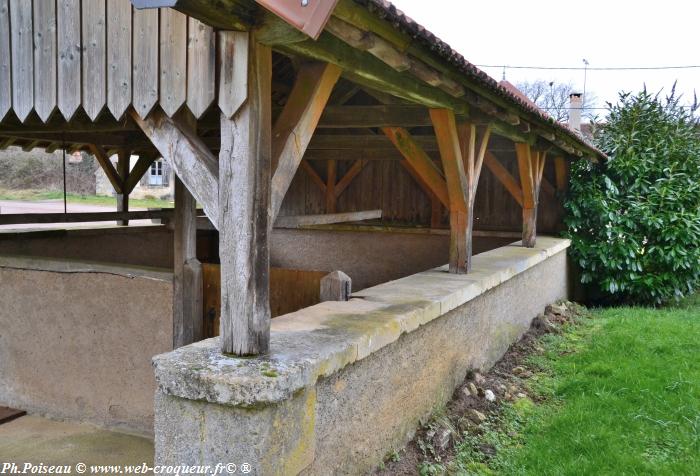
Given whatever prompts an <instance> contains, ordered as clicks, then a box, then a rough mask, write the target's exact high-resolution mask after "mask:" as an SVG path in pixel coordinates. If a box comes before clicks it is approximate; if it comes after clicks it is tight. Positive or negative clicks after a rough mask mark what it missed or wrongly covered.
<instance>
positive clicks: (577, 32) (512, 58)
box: [393, 0, 700, 116]
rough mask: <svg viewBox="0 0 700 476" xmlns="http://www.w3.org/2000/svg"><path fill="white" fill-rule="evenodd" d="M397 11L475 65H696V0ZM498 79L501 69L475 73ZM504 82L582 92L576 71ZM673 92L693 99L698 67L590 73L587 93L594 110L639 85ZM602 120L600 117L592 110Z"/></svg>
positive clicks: (410, 6)
mask: <svg viewBox="0 0 700 476" xmlns="http://www.w3.org/2000/svg"><path fill="white" fill-rule="evenodd" d="M393 3H394V4H395V5H396V7H397V8H399V9H401V10H403V11H404V13H406V14H407V15H408V16H409V17H411V18H413V19H414V20H416V21H417V22H418V23H420V24H422V25H423V26H425V27H426V28H427V29H428V30H430V31H432V32H433V33H435V34H436V35H437V36H438V37H440V38H441V39H442V40H444V41H445V42H447V43H448V44H449V45H450V46H452V47H453V48H454V49H456V50H457V51H459V52H460V53H461V54H462V55H464V57H465V58H466V59H467V60H468V61H470V62H472V63H474V64H477V65H482V64H497V65H504V64H505V65H513V66H564V67H569V66H572V67H583V59H584V58H585V59H587V60H588V62H589V63H590V67H591V68H593V67H639V66H644V67H649V66H679V65H700V33H699V31H700V28H699V27H698V20H699V19H700V2H697V1H695V0H684V1H681V0H664V1H658V0H656V1H653V2H652V1H648V0H637V1H629V0H588V1H586V2H572V1H566V0H565V1H562V0H559V1H557V0H535V1H529V2H526V1H522V0H519V1H515V0H499V1H473V0H472V1H464V0H461V1H460V0H393ZM482 69H483V70H484V71H486V72H487V73H488V74H490V75H491V76H493V77H494V78H495V79H498V80H500V79H501V77H502V74H503V70H502V68H482ZM506 79H508V80H509V81H510V82H512V83H517V82H519V81H523V80H530V81H532V80H537V79H543V80H546V81H555V82H564V83H569V82H570V83H572V84H574V85H575V87H577V88H578V89H580V90H583V83H584V72H583V71H545V70H541V71H537V70H516V69H507V70H506ZM675 80H678V87H677V90H679V91H681V92H683V93H684V98H685V102H686V103H691V102H692V98H693V91H694V90H696V89H697V90H698V93H700V68H695V69H684V70H664V71H592V70H589V71H588V73H587V80H586V90H587V91H588V92H591V93H593V94H595V95H596V96H597V98H598V104H597V106H600V107H603V106H604V105H605V102H606V101H616V99H617V93H618V91H621V90H627V91H630V90H632V91H638V90H640V89H641V88H642V86H643V85H644V83H646V85H647V88H648V89H649V90H652V91H657V90H659V89H661V88H665V89H666V90H668V89H670V87H671V86H672V84H673V82H674V81H675ZM599 112H600V113H601V116H602V115H604V111H599Z"/></svg>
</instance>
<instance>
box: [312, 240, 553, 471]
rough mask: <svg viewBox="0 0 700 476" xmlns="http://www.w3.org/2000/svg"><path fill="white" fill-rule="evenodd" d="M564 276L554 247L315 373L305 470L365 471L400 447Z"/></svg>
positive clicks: (493, 356) (523, 324)
mask: <svg viewBox="0 0 700 476" xmlns="http://www.w3.org/2000/svg"><path fill="white" fill-rule="evenodd" d="M566 283H567V280H566V253H559V254H557V255H556V256H554V257H552V258H550V259H549V260H547V261H545V262H544V263H541V264H539V265H537V266H536V267H534V268H532V269H530V270H528V271H526V272H525V273H522V274H520V275H518V276H515V277H514V278H512V279H511V280H509V281H507V282H505V283H503V284H501V285H500V286H498V287H496V288H494V289H492V290H490V291H488V292H486V293H485V294H483V295H481V296H479V297H477V298H476V299H474V300H472V301H469V302H468V303H466V304H464V305H462V306H460V307H458V308H457V309H454V310H452V311H450V312H448V313H447V314H445V315H444V316H442V317H441V318H440V319H436V320H434V321H432V322H430V323H429V324H427V325H425V326H422V327H420V328H419V329H418V330H416V331H415V332H412V333H409V334H404V335H403V336H402V338H401V339H399V341H397V342H395V343H394V344H392V345H391V346H389V347H385V348H383V349H381V350H380V351H379V352H377V353H376V354H373V355H372V356H371V358H368V359H363V360H361V361H359V362H357V363H356V364H355V365H353V366H351V367H346V368H345V369H343V370H342V371H340V372H338V373H337V374H336V375H333V376H331V377H329V378H325V379H322V380H320V381H319V382H318V383H317V385H316V423H315V426H316V431H315V447H316V450H315V453H314V454H315V458H314V461H313V463H312V464H311V465H310V466H309V467H308V468H307V469H306V470H305V471H304V474H315V475H324V474H329V473H328V471H329V469H330V468H337V470H335V474H359V473H364V472H366V471H369V470H370V469H372V468H373V467H376V466H377V465H379V463H380V462H381V461H382V459H383V458H384V456H385V455H386V454H387V453H389V452H390V451H391V450H394V449H396V450H399V449H401V448H403V446H404V444H405V443H406V442H407V441H408V440H410V438H411V437H412V435H413V434H414V432H415V430H416V428H417V427H418V426H419V424H420V421H424V420H425V419H426V418H427V417H428V416H429V415H430V414H431V413H432V411H433V410H434V409H435V408H438V407H440V406H441V405H443V404H444V403H447V402H448V401H449V400H450V398H451V397H452V394H453V392H454V389H455V388H456V387H457V386H459V385H460V384H461V383H462V382H463V381H464V378H465V376H466V372H467V370H468V369H488V368H490V367H491V366H492V365H493V364H495V363H496V361H497V360H498V359H499V358H500V357H501V356H502V355H503V354H504V353H505V352H506V350H508V347H509V346H510V345H511V344H512V343H513V342H514V341H516V340H517V339H519V338H520V336H521V335H522V334H523V333H524V332H525V331H526V330H527V329H528V328H529V326H530V322H531V320H532V318H534V317H535V316H536V315H537V314H539V313H541V312H543V310H544V307H545V306H546V305H547V304H549V303H552V302H554V301H556V300H559V299H563V298H565V297H566V296H567V287H566ZM358 415H359V416H358ZM349 441H352V442H353V443H352V445H349V444H348V442H349Z"/></svg>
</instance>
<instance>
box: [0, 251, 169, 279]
mask: <svg viewBox="0 0 700 476" xmlns="http://www.w3.org/2000/svg"><path fill="white" fill-rule="evenodd" d="M0 268H8V269H19V270H30V271H47V272H51V273H70V274H75V273H100V274H113V275H115V276H122V277H125V278H145V279H155V280H158V281H170V282H172V280H173V273H172V272H171V271H169V270H167V269H165V268H151V267H147V266H132V265H124V264H110V263H101V262H93V261H81V260H74V259H64V258H44V257H37V256H23V255H0Z"/></svg>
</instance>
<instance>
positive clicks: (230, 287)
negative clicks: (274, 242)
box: [219, 32, 286, 355]
mask: <svg viewBox="0 0 700 476" xmlns="http://www.w3.org/2000/svg"><path fill="white" fill-rule="evenodd" d="M222 33H223V32H222ZM224 34H225V35H226V36H227V37H228V38H227V39H226V40H225V41H230V42H231V46H232V50H233V52H234V55H235V56H234V58H235V64H234V67H235V68H238V69H237V70H236V74H233V75H227V74H226V72H222V75H221V78H222V80H223V79H224V78H227V77H229V78H231V80H233V78H236V77H239V78H240V77H241V76H242V77H243V78H246V81H245V85H241V84H238V86H239V87H245V88H247V97H246V99H245V101H244V102H242V104H241V106H240V107H239V108H238V109H237V110H236V111H235V112H233V113H232V115H231V116H228V114H222V116H221V150H220V152H219V257H220V259H221V345H222V349H221V350H222V351H223V352H224V353H231V354H235V355H256V354H263V353H266V352H268V350H269V345H270V304H269V299H268V295H269V266H270V257H269V253H270V250H269V233H270V230H271V225H272V222H271V215H272V212H271V207H270V177H271V156H272V153H271V128H272V126H271V105H270V100H271V80H272V56H271V52H270V48H269V47H267V46H263V45H261V44H259V43H257V42H256V41H255V38H254V34H252V33H245V32H225V33H224ZM240 68H245V71H244V72H241V70H240ZM234 86H236V85H234ZM285 191H286V189H285Z"/></svg>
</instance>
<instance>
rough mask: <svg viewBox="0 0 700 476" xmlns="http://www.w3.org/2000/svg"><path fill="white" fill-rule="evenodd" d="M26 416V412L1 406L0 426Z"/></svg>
mask: <svg viewBox="0 0 700 476" xmlns="http://www.w3.org/2000/svg"><path fill="white" fill-rule="evenodd" d="M26 414H27V412H25V411H24V410H15V409H14V408H10V407H3V406H0V425H2V424H3V423H8V422H10V421H12V420H15V419H17V418H19V417H21V416H24V415H26Z"/></svg>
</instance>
